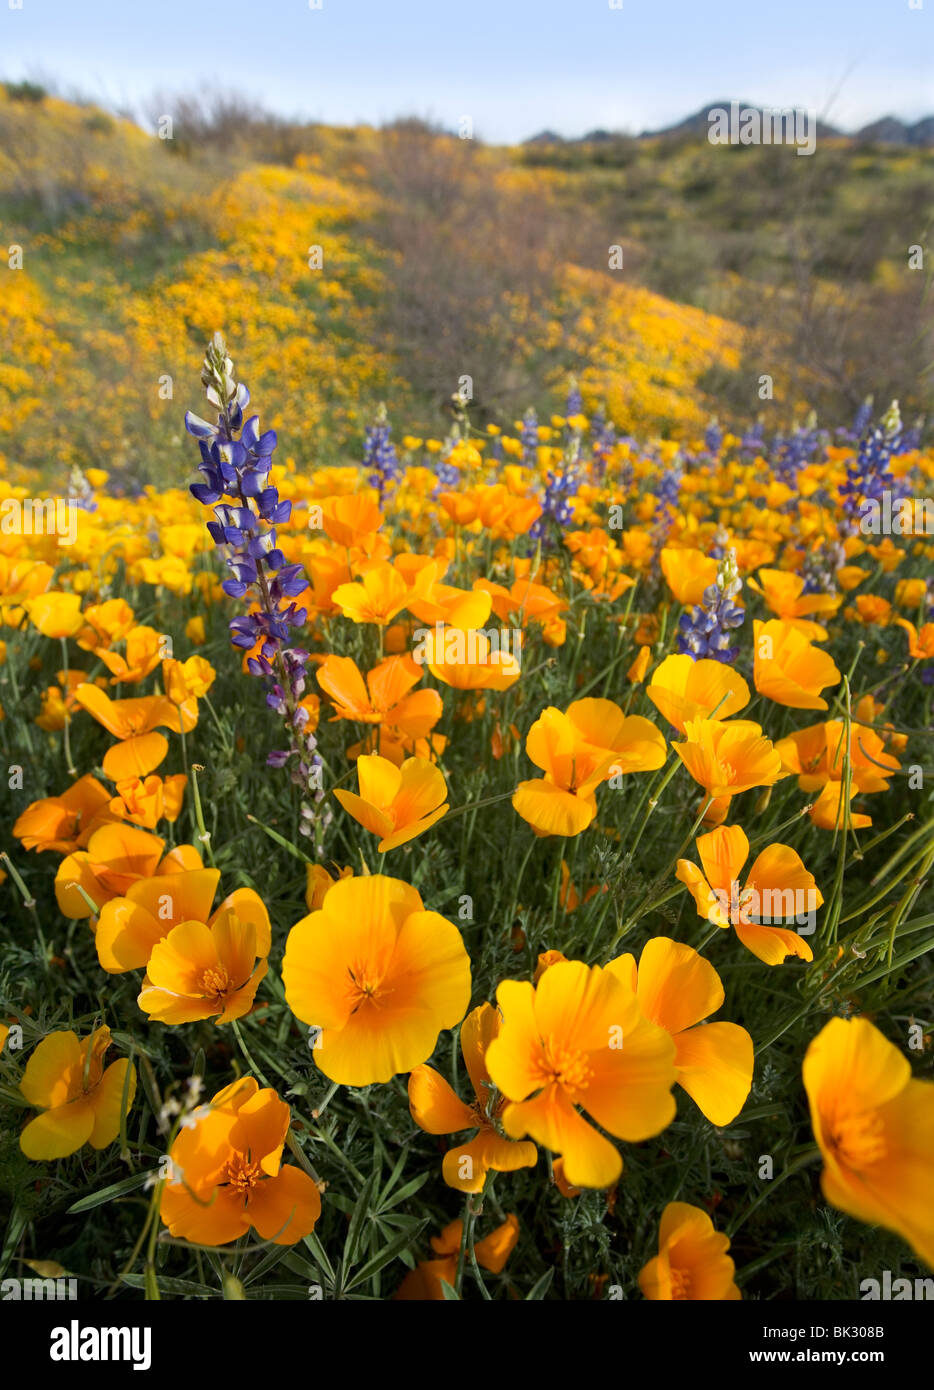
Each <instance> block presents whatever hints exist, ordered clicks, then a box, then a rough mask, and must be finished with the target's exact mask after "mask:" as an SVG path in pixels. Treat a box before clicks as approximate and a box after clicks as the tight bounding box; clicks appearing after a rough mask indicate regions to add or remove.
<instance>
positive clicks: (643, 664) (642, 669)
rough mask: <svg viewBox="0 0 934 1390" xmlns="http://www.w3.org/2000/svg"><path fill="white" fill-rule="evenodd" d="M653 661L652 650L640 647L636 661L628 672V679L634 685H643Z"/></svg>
mask: <svg viewBox="0 0 934 1390" xmlns="http://www.w3.org/2000/svg"><path fill="white" fill-rule="evenodd" d="M651 661H652V648H651V647H640V648H639V652H638V655H637V656H636V659H635V660H634V661H633V662H632V664H631V665H630V667H629V670H628V671H627V672H626V679H627V680H628V681H629V682H630V683H631V684H632V685H641V684H642V682H643V681H644V680H645V673H646V671H647V670H648V669H649V665H650V664H651Z"/></svg>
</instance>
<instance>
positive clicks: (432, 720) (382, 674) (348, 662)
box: [316, 654, 444, 751]
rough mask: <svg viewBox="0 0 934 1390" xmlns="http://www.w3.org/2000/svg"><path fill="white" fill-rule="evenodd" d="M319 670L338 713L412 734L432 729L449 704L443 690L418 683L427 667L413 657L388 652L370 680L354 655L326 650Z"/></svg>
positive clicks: (421, 735) (411, 736)
mask: <svg viewBox="0 0 934 1390" xmlns="http://www.w3.org/2000/svg"><path fill="white" fill-rule="evenodd" d="M316 674H317V678H318V684H319V685H320V686H321V689H322V690H324V691H325V692H326V693H327V694H328V695H330V697H331V699H332V700H333V701H334V710H335V714H334V718H335V719H352V720H354V721H356V722H357V723H362V724H379V725H385V726H387V727H388V728H389V729H390V730H392V731H394V732H395V731H398V733H399V734H401V735H403V736H404V737H406V738H408V739H419V738H424V737H425V736H426V735H427V734H430V733H431V731H432V729H433V728H434V726H435V725H436V724H437V722H438V720H439V719H440V718H441V714H442V712H443V709H444V706H443V705H442V702H441V696H440V695H439V694H438V692H437V690H414V689H413V687H414V686H416V685H417V684H418V682H419V681H420V680H421V678H422V668H421V667H420V666H419V665H417V663H416V662H414V661H413V660H412V659H411V657H405V656H390V657H387V658H386V660H385V661H381V662H380V663H379V665H378V666H374V667H373V669H372V671H370V672H369V673H368V675H367V677H366V683H364V680H363V676H362V675H361V674H360V671H359V668H358V667H357V664H356V662H355V661H353V660H352V659H351V658H350V657H349V656H334V655H333V654H331V655H328V656H326V657H325V659H324V661H322V663H321V665H320V666H319V667H318V670H317V673H316ZM377 751H379V749H377Z"/></svg>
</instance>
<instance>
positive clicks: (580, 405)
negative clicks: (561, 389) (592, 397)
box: [564, 376, 584, 416]
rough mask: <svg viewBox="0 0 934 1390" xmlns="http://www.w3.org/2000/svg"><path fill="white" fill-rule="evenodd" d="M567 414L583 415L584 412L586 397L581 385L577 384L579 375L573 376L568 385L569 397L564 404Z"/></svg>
mask: <svg viewBox="0 0 934 1390" xmlns="http://www.w3.org/2000/svg"><path fill="white" fill-rule="evenodd" d="M564 413H565V415H568V416H570V415H582V414H583V413H584V398H583V396H582V395H581V392H580V387H579V386H578V384H577V377H573V376H572V377H571V381H570V385H569V386H568V398H567V401H566V402H565V406H564Z"/></svg>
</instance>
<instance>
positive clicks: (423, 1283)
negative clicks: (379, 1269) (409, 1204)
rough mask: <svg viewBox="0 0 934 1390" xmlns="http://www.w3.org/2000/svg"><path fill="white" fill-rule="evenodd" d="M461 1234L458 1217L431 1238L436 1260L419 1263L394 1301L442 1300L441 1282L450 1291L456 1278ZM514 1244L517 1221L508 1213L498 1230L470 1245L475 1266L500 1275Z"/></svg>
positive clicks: (410, 1271) (401, 1286) (517, 1234)
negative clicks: (475, 1261) (447, 1286)
mask: <svg viewBox="0 0 934 1390" xmlns="http://www.w3.org/2000/svg"><path fill="white" fill-rule="evenodd" d="M463 1234H464V1223H463V1222H462V1221H461V1219H460V1217H458V1218H457V1220H456V1221H452V1222H450V1224H449V1225H447V1226H445V1228H444V1230H443V1231H442V1232H441V1234H440V1235H437V1236H432V1238H431V1246H432V1249H433V1250H434V1251H435V1253H436V1254H437V1255H438V1256H439V1257H440V1258H439V1259H437V1260H419V1262H418V1264H417V1265H416V1266H415V1268H414V1269H410V1270H409V1272H408V1274H407V1275H406V1276H405V1278H404V1279H403V1281H402V1283H401V1284H400V1285H399V1288H398V1289H397V1291H396V1293H395V1297H396V1298H398V1299H404V1300H406V1301H420V1302H436V1301H438V1300H443V1299H444V1289H443V1288H442V1281H443V1282H444V1283H445V1284H447V1285H449V1286H450V1287H451V1288H453V1287H454V1281H455V1279H456V1278H457V1264H458V1259H459V1257H460V1248H461V1240H462V1239H463ZM518 1240H519V1218H518V1217H517V1216H516V1215H515V1213H514V1212H510V1214H509V1215H508V1216H507V1217H506V1220H505V1221H504V1222H503V1224H502V1225H501V1226H497V1228H496V1230H495V1231H491V1232H490V1234H489V1235H488V1236H485V1237H484V1238H483V1240H478V1241H477V1243H476V1244H475V1245H474V1248H473V1251H474V1254H475V1255H476V1257H477V1264H478V1265H480V1266H481V1267H482V1268H483V1269H488V1270H489V1271H490V1273H491V1274H501V1273H502V1271H503V1269H504V1268H505V1266H506V1261H507V1260H508V1259H509V1256H510V1255H511V1254H512V1252H513V1250H514V1249H515V1248H516V1244H517V1242H518Z"/></svg>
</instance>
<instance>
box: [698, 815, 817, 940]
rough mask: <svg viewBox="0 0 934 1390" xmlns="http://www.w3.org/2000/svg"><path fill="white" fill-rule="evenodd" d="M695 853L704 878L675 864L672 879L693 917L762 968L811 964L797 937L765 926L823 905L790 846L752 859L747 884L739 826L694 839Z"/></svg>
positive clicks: (744, 844)
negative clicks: (734, 941) (788, 961)
mask: <svg viewBox="0 0 934 1390" xmlns="http://www.w3.org/2000/svg"><path fill="white" fill-rule="evenodd" d="M696 844H697V852H698V854H699V855H700V860H701V864H702V865H703V873H702V872H701V870H700V869H699V868H698V867H697V865H696V864H694V863H692V862H691V860H690V859H679V860H678V867H677V870H676V875H677V877H678V878H679V879H680V881H681V882H682V883H683V884H685V886H686V887H687V888H688V889H689V891H690V893H691V896H692V897H693V899H694V901H695V903H696V904H697V915H698V916H699V917H704V918H706V920H707V921H708V922H712V923H713V924H714V925H715V926H718V927H729V926H730V925H731V924H732V925H733V927H735V929H736V935H737V936H738V937H739V939H740V941H741V942H742V943H743V945H744V946H746V947H748V949H749V950H750V951H752V953H753V955H755V956H758V957H759V959H760V960H762V961H765V963H766V965H781V963H782V961H783V960H784V959H785V957H786V956H800V957H801V959H802V960H813V959H814V957H813V953H812V951H811V948H810V946H809V945H808V944H807V942H806V941H805V940H804V938H803V937H802V936H800V935H799V934H798V932H796V931H790V930H788V929H787V928H784V927H775V926H770V925H766V921H764V920H762V919H767V921H768V922H774V921H775V920H776V919H778V920H780V921H784V920H787V919H789V918H795V917H798V918H801V917H802V916H804V915H805V914H808V918H807V921H808V924H809V925H810V920H811V917H812V916H813V913H814V912H815V911H816V910H817V908H819V907H820V905H821V903H822V902H823V901H824V899H823V897H822V895H821V893H820V891H819V889H818V887H817V885H816V883H815V881H814V875H813V874H812V873H809V872H808V870H807V869H806V868H805V867H804V864H803V863H802V862H801V858H800V856H799V854H798V853H797V851H796V850H793V849H792V848H791V846H790V845H779V844H775V845H769V846H768V847H767V848H766V849H764V850H763V851H762V853H761V854H759V855H757V856H756V859H755V861H754V863H753V865H752V868H751V869H750V870H749V875H748V877H747V879H746V884H745V887H744V888H743V889H740V887H739V875H740V872H741V870H742V868H743V865H744V864H745V863H746V860H747V859H748V858H749V840H748V839H747V838H746V832H745V831H744V830H743V829H742V827H741V826H738V825H731V826H723V825H721V826H718V827H717V829H716V830H712V831H711V832H710V834H709V835H698V837H697V841H696Z"/></svg>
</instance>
